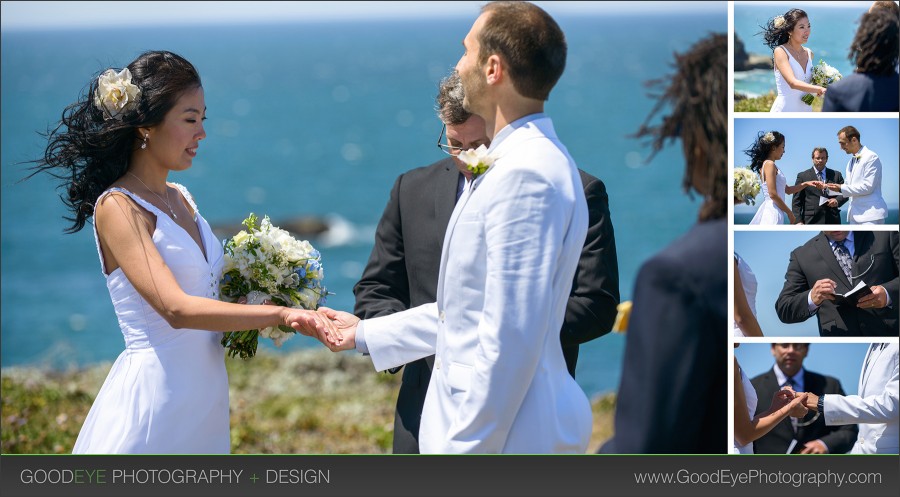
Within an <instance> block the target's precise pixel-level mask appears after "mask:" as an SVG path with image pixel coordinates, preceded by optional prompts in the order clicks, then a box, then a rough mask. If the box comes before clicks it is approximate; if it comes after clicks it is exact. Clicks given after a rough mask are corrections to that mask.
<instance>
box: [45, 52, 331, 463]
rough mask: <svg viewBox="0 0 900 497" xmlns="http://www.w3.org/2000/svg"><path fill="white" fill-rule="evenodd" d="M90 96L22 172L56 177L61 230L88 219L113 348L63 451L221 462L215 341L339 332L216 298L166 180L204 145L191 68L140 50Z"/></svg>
mask: <svg viewBox="0 0 900 497" xmlns="http://www.w3.org/2000/svg"><path fill="white" fill-rule="evenodd" d="M88 88H89V89H88V91H87V92H86V93H85V94H84V95H82V97H81V98H80V99H79V100H78V101H76V102H75V103H73V104H72V105H70V106H69V107H67V108H66V110H65V111H64V112H63V117H62V121H61V122H60V123H59V126H58V127H57V128H56V129H55V130H53V131H51V132H50V133H49V135H48V140H49V143H48V145H47V148H46V150H45V154H44V157H43V158H42V159H39V160H36V161H34V162H35V166H34V172H33V173H32V174H31V176H34V175H35V174H38V173H39V172H46V173H48V174H50V175H52V176H54V177H55V178H58V179H60V180H62V181H63V184H62V186H63V187H64V188H65V190H64V191H65V192H66V193H67V196H66V197H64V202H65V203H66V205H67V206H68V207H69V209H70V210H71V213H72V217H71V218H67V219H68V220H69V221H72V226H71V227H70V228H69V229H68V230H67V231H68V232H70V233H74V232H77V231H79V230H81V229H82V228H83V227H84V225H85V223H86V222H89V221H90V220H91V217H92V216H93V225H94V236H95V240H96V242H97V251H98V254H99V256H100V268H101V271H102V273H103V276H104V278H105V279H106V286H107V288H108V289H109V294H110V297H111V298H112V301H113V307H114V308H115V311H116V315H117V316H118V318H119V324H120V326H121V332H122V334H123V335H124V339H125V340H124V341H125V350H124V351H123V352H122V354H121V355H119V357H118V359H116V362H115V363H114V364H113V366H112V369H111V370H110V372H109V375H108V376H107V377H106V381H105V382H104V383H103V386H102V387H101V388H100V392H99V393H98V394H97V398H96V400H95V401H94V404H93V405H92V406H91V409H90V412H88V415H87V418H86V419H85V421H84V425H83V426H82V428H81V432H80V433H79V434H78V439H77V440H76V442H75V447H74V449H73V452H74V453H101V454H123V453H132V454H134V453H154V454H174V453H193V454H209V453H228V452H230V450H231V436H230V422H229V405H228V375H227V373H226V370H225V349H224V348H223V347H222V345H221V344H220V339H221V335H220V334H219V333H215V332H217V331H218V332H221V331H237V330H248V329H258V328H265V327H269V326H277V325H285V326H291V324H292V323H293V324H295V325H297V326H300V327H302V328H303V330H304V331H303V333H304V334H307V333H308V334H310V335H313V334H314V335H316V337H317V338H319V339H320V340H321V339H323V338H325V339H328V338H327V337H328V336H332V337H335V338H338V337H339V334H337V333H335V331H336V330H334V328H333V327H331V328H330V330H331V331H330V332H328V331H324V330H326V329H329V328H328V326H329V324H330V321H328V320H327V319H325V318H324V317H323V315H322V314H320V313H318V312H314V311H304V310H299V309H290V308H286V307H280V306H274V305H240V304H231V303H226V302H222V301H220V300H219V299H218V298H217V297H218V288H219V278H220V277H221V273H222V266H223V249H222V244H221V243H219V242H218V241H217V240H216V237H215V235H213V233H212V230H211V229H210V227H209V224H207V222H206V220H205V219H204V218H203V217H202V216H201V215H200V213H199V211H198V210H197V205H196V204H195V203H194V200H193V198H192V197H191V195H190V193H188V191H187V189H186V188H184V187H183V186H181V185H178V184H175V183H168V182H167V181H166V179H167V176H168V174H169V172H170V171H183V170H186V169H188V168H190V167H191V165H192V162H193V159H194V157H195V156H196V154H197V149H198V147H199V143H200V140H202V139H204V138H205V137H206V132H205V131H204V129H203V120H205V119H206V117H205V114H206V105H205V101H204V96H203V87H202V86H201V84H200V76H199V74H197V70H196V69H195V68H194V66H193V65H191V63H190V62H188V61H187V60H185V59H184V58H182V57H180V56H178V55H176V54H173V53H171V52H145V53H143V54H141V55H140V56H139V57H138V58H137V59H135V60H134V61H133V62H131V64H129V65H128V67H126V68H124V69H122V70H121V71H119V72H118V73H117V72H116V71H115V70H112V69H110V70H108V71H106V72H104V73H103V74H102V75H101V76H100V77H99V78H97V79H96V80H94V81H92V82H91V84H90V85H89V87H88ZM319 325H321V326H323V331H322V333H316V332H315V329H316V327H317V326H319ZM329 341H333V340H329Z"/></svg>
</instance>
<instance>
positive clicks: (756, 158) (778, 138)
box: [744, 131, 784, 173]
mask: <svg viewBox="0 0 900 497" xmlns="http://www.w3.org/2000/svg"><path fill="white" fill-rule="evenodd" d="M769 133H772V136H773V140H772V141H766V139H765V137H766V135H767V134H769ZM782 143H784V135H782V134H781V133H779V132H777V131H768V132H766V131H760V132H759V136H757V137H756V141H755V142H753V145H750V148H748V149H747V150H744V153H745V154H747V157H749V158H750V169H752V170H753V172H755V173H759V171H760V169H762V165H763V162H765V161H766V159H768V158H769V152H771V151H772V149H773V148H777V147H778V146H779V145H781V144H782Z"/></svg>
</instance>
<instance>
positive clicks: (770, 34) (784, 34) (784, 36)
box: [756, 9, 809, 50]
mask: <svg viewBox="0 0 900 497" xmlns="http://www.w3.org/2000/svg"><path fill="white" fill-rule="evenodd" d="M804 17H805V18H807V19H809V16H808V15H806V12H805V11H803V10H800V9H791V10H789V11H787V12H785V13H784V15H782V16H776V17H773V18H771V19H769V21H768V22H767V23H766V25H765V26H760V28H762V31H760V32H759V33H756V34H761V35H763V40H764V41H763V43H765V44H766V46H767V47H769V48H771V49H772V50H775V48H776V47H778V46H779V45H784V44H785V43H787V41H788V39H789V38H790V34H791V31H793V30H794V26H796V25H797V22H798V21H800V19H803V18H804ZM778 18H783V19H784V24H781V25H780V26H778V27H776V26H775V24H776V23H775V20H776V19H778Z"/></svg>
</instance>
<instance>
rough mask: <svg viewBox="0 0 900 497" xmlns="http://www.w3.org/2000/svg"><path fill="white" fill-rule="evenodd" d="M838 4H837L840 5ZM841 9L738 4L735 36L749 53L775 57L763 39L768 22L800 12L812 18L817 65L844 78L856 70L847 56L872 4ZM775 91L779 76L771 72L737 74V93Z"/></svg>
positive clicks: (811, 43)
mask: <svg viewBox="0 0 900 497" xmlns="http://www.w3.org/2000/svg"><path fill="white" fill-rule="evenodd" d="M836 3H837V2H836ZM840 4H841V5H823V4H819V5H815V4H810V3H803V2H801V3H799V4H798V3H796V2H795V3H790V2H785V3H783V4H772V3H768V2H766V3H760V4H754V3H752V2H736V3H735V5H734V32H735V34H737V36H738V37H739V38H740V39H741V40H742V41H743V42H744V49H745V50H746V51H747V53H757V54H761V55H767V56H770V57H771V55H772V50H771V49H770V48H769V47H767V46H766V45H765V43H764V42H763V37H762V35H759V34H757V33H759V32H760V31H762V28H761V27H760V26H763V25H765V23H766V21H768V20H769V19H771V18H773V17H775V16H777V15H782V14H784V13H785V12H787V11H788V10H790V9H791V8H800V9H803V10H804V11H806V13H807V15H809V22H810V25H811V27H812V29H811V32H810V35H809V41H808V42H807V43H806V45H804V46H806V47H807V48H809V49H810V50H812V52H813V65H815V64H818V63H819V61H820V60H824V61H825V62H826V63H828V64H829V65H831V66H834V67H835V68H836V69H837V70H838V71H840V72H841V74H843V75H845V76H846V75H848V74H851V73H852V72H853V69H854V66H853V65H852V64H851V63H850V61H849V60H848V59H847V52H848V50H849V48H850V43H851V42H852V41H853V36H854V35H855V34H856V28H857V27H859V18H860V17H862V15H863V14H864V13H866V12H867V11H868V9H869V6H870V5H871V2H840ZM769 91H775V76H774V74H773V72H772V70H771V69H755V70H753V71H744V72H735V74H734V92H735V93H741V94H744V95H748V96H751V97H755V96H759V95H765V94H767V93H768V92H769Z"/></svg>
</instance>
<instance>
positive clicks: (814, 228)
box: [726, 0, 900, 449]
mask: <svg viewBox="0 0 900 497" xmlns="http://www.w3.org/2000/svg"><path fill="white" fill-rule="evenodd" d="M734 4H735V2H734V1H733V0H732V1H729V2H728V99H729V102H728V160H729V165H728V167H729V169H730V168H731V167H732V166H731V165H730V162H731V161H732V160H733V159H734V150H735V145H734V122H735V119H736V118H738V119H746V118H758V119H762V118H765V119H797V118H810V117H816V118H817V119H847V118H852V119H890V118H891V117H893V118H894V119H898V120H900V117H898V114H893V116H891V114H890V113H884V112H851V113H845V114H835V113H827V114H823V113H821V112H817V113H815V114H814V115H813V116H811V115H810V114H809V113H806V112H783V113H763V112H734ZM850 226H854V225H846V224H841V225H798V226H791V225H781V226H759V225H755V226H750V225H746V224H739V225H735V224H734V204H733V203H732V202H729V205H728V251H729V253H730V254H733V253H734V233H735V232H737V231H742V232H744V231H767V232H771V231H789V232H797V231H807V232H810V233H812V232H818V231H822V230H823V229H833V230H842V229H847V228H848V227H850ZM862 227H864V230H865V231H897V230H898V228H900V226H898V225H896V224H881V225H862ZM851 229H852V228H851ZM733 302H734V264H732V263H731V258H730V257H729V263H728V320H729V321H730V322H733V321H734V305H733ZM728 336H729V339H728V351H727V354H728V365H727V368H728V397H727V398H728V406H727V412H728V440H727V441H726V447H729V449H730V448H731V447H732V444H733V441H734V435H733V434H734V381H732V379H733V378H734V374H735V370H734V356H735V354H734V344H735V343H768V344H772V343H794V342H797V343H833V344H839V343H873V342H887V343H900V336H894V337H822V336H815V337H810V336H804V337H792V336H777V337H768V336H764V337H735V336H734V333H733V332H732V330H731V329H730V327H729V329H728Z"/></svg>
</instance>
